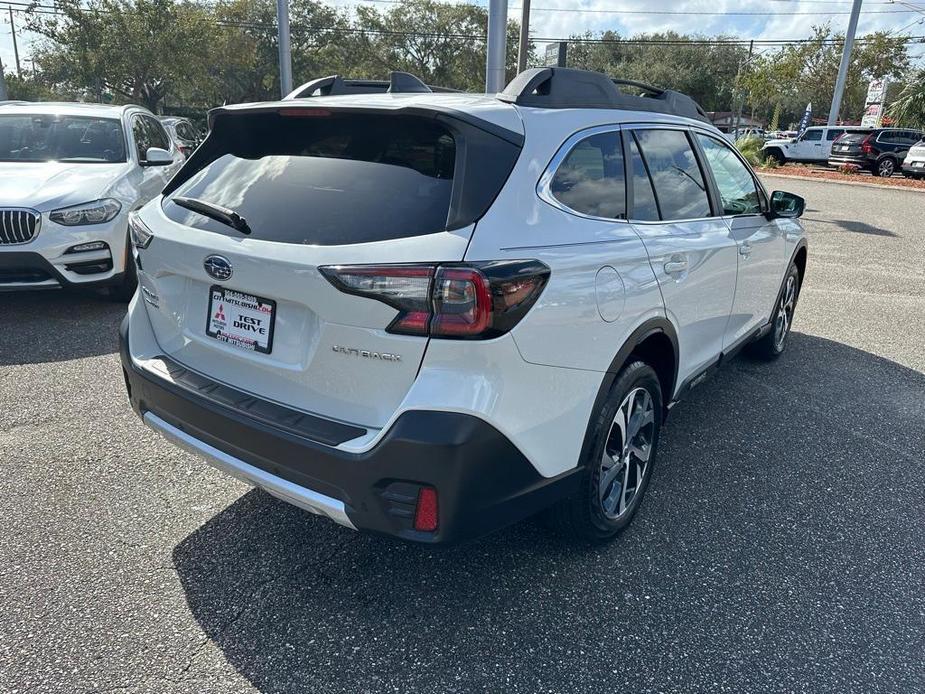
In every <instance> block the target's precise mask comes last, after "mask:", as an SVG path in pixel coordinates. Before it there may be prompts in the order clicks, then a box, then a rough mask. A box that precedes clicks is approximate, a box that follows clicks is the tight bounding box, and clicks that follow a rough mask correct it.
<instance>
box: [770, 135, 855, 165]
mask: <svg viewBox="0 0 925 694" xmlns="http://www.w3.org/2000/svg"><path fill="white" fill-rule="evenodd" d="M863 132H869V129H865V128H852V127H846V126H843V125H839V126H833V127H829V126H825V125H814V126H812V127H809V128H807V129H806V130H804V131H803V134H802V135H799V136H798V137H792V138H782V139H778V140H768V141H767V142H765V144H764V147H763V148H762V149H761V152H762V154H763V155H764V156H766V157H769V158H771V159H774V160H775V161H776V162H777V163H778V164H785V163H786V162H788V161H795V162H808V163H812V162H818V163H823V162H825V161H826V160H827V159H828V158H829V154H830V153H831V151H832V143H833V142H834V141H835V140H836V139H837V138H839V137H841V136H842V135H844V134H845V133H863Z"/></svg>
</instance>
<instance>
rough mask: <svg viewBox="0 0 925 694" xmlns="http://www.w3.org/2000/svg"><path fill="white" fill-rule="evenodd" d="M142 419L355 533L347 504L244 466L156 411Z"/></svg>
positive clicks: (236, 474)
mask: <svg viewBox="0 0 925 694" xmlns="http://www.w3.org/2000/svg"><path fill="white" fill-rule="evenodd" d="M143 419H144V422H145V424H147V425H148V426H149V427H151V428H152V429H154V430H155V431H157V432H159V433H160V434H161V435H163V436H164V437H165V438H167V439H169V440H170V441H172V442H173V443H175V444H176V445H178V446H180V448H183V449H185V450H187V451H189V452H190V453H193V454H194V455H198V456H199V457H200V458H202V459H204V460H205V461H206V462H207V463H208V464H209V465H211V466H212V467H214V468H216V469H218V470H221V471H222V472H224V473H227V474H229V475H231V476H232V477H236V478H238V479H239V480H241V481H242V482H247V483H248V484H251V485H253V486H255V487H260V488H261V489H263V490H264V491H265V492H268V493H269V494H272V495H273V496H275V497H277V498H279V499H282V500H283V501H286V502H288V503H290V504H292V505H293V506H298V507H299V508H301V509H303V510H305V511H308V512H310V513H315V514H317V515H319V516H327V517H328V518H330V519H331V520H332V521H334V522H335V523H337V524H338V525H343V526H346V527H348V528H350V529H352V530H356V526H354V525H353V523H351V522H350V518H349V517H348V516H347V512H346V510H345V509H344V502H342V501H338V500H337V499H332V498H331V497H329V496H325V495H324V494H319V493H318V492H315V491H312V490H311V489H307V488H305V487H300V486H299V485H297V484H293V483H292V482H289V481H288V480H284V479H283V478H282V477H277V476H276V475H271V474H270V473H269V472H266V471H265V470H261V469H260V468H258V467H254V466H253V465H251V464H250V463H245V462H244V461H243V460H241V459H239V458H235V457H234V456H232V455H228V454H227V453H225V452H223V451H220V450H218V449H217V448H215V447H214V446H210V445H209V444H207V443H205V442H204V441H200V440H199V439H197V438H194V437H192V436H190V435H189V434H187V433H186V432H185V431H182V430H180V429H178V428H177V427H175V426H173V425H172V424H168V423H167V422H165V421H164V420H163V419H161V418H160V417H158V416H157V415H156V414H154V413H153V412H145V413H144V417H143Z"/></svg>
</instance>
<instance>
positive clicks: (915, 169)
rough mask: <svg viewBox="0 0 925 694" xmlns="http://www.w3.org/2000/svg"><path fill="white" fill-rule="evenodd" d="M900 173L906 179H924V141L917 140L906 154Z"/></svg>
mask: <svg viewBox="0 0 925 694" xmlns="http://www.w3.org/2000/svg"><path fill="white" fill-rule="evenodd" d="M902 171H903V176H905V177H906V178H923V177H925V139H923V140H919V141H918V142H917V143H916V144H914V145H913V146H912V147H910V148H909V151H908V152H906V158H905V159H904V160H903V166H902Z"/></svg>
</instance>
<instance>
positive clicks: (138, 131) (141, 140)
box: [132, 116, 153, 161]
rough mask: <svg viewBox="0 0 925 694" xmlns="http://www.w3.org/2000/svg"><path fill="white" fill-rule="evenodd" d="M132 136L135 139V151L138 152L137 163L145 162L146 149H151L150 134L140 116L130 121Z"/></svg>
mask: <svg viewBox="0 0 925 694" xmlns="http://www.w3.org/2000/svg"><path fill="white" fill-rule="evenodd" d="M132 135H133V136H134V138H135V150H136V151H137V152H138V161H144V160H145V153H146V152H147V151H148V147H152V146H153V145H152V144H151V134H150V132H149V131H148V128H147V127H146V126H145V122H144V120H143V119H142V117H141V116H135V117H134V118H133V119H132Z"/></svg>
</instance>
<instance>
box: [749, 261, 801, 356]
mask: <svg viewBox="0 0 925 694" xmlns="http://www.w3.org/2000/svg"><path fill="white" fill-rule="evenodd" d="M799 298H800V270H799V268H797V266H796V265H795V264H794V263H790V267H789V268H787V274H786V276H785V277H784V284H783V287H782V288H781V291H780V296H778V297H777V303H776V304H774V312H773V313H772V314H771V330H770V332H768V334H767V335H765V336H764V337H762V338H761V339H760V340H757V341H755V342H754V343H752V344H751V345H749V348H748V351H749V353H750V354H751V355H752V356H754V357H757V358H758V359H762V360H764V361H772V360H774V359H777V358H778V357H779V356H780V355H781V354H783V353H784V350H786V349H787V343H788V342H789V338H790V327H791V326H792V325H793V314H794V312H795V311H796V308H797V301H798V300H799Z"/></svg>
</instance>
